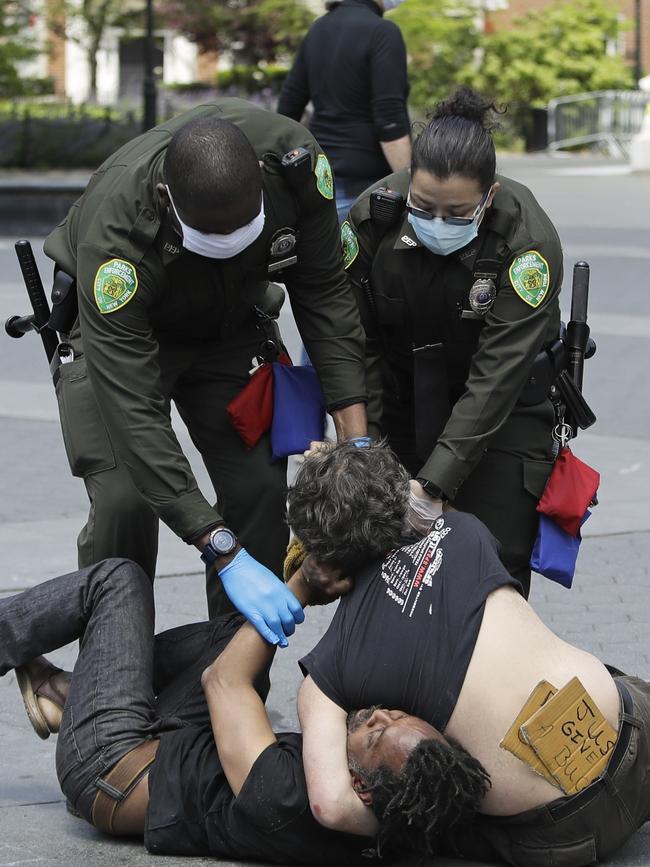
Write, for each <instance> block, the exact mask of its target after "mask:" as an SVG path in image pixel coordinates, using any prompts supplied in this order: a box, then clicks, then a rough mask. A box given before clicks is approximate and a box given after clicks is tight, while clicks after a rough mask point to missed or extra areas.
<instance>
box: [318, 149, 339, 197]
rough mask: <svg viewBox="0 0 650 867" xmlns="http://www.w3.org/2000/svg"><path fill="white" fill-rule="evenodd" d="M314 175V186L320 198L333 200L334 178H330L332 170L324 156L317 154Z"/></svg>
mask: <svg viewBox="0 0 650 867" xmlns="http://www.w3.org/2000/svg"><path fill="white" fill-rule="evenodd" d="M314 174H315V175H316V186H317V187H318V192H319V193H320V194H321V196H323V198H325V199H333V198H334V178H333V177H332V169H331V168H330V164H329V161H328V159H327V157H326V156H325V154H318V159H317V160H316V168H315V169H314Z"/></svg>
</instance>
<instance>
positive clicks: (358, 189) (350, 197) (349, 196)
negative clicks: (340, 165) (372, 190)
mask: <svg viewBox="0 0 650 867" xmlns="http://www.w3.org/2000/svg"><path fill="white" fill-rule="evenodd" d="M373 183H374V179H373V178H370V179H361V180H360V179H358V178H335V190H336V212H337V214H338V215H339V223H342V222H343V220H345V218H346V217H347V215H348V211H349V210H350V208H351V207H352V205H353V204H354V203H355V202H356V200H357V199H358V198H359V196H360V195H361V193H362V192H363V191H364V190H365V189H367V188H368V187H369V186H370V185H371V184H373Z"/></svg>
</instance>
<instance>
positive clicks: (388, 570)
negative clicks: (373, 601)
mask: <svg viewBox="0 0 650 867" xmlns="http://www.w3.org/2000/svg"><path fill="white" fill-rule="evenodd" d="M450 532H451V527H445V519H444V518H438V520H437V521H436V523H435V525H434V528H433V529H432V530H431V532H430V533H429V535H428V536H425V537H424V539H421V540H420V541H419V542H416V543H415V544H414V545H407V546H405V547H404V548H399V550H397V551H394V552H393V553H392V554H391V555H390V556H389V557H387V558H386V560H385V561H384V564H383V566H382V569H381V577H382V580H383V581H384V583H385V584H386V595H387V596H388V598H389V599H392V600H393V602H395V604H396V605H399V607H400V608H401V609H402V614H406V616H407V617H413V615H414V614H415V611H416V609H417V607H418V604H420V602H421V600H422V594H423V592H424V589H425V587H431V586H432V585H433V578H434V576H435V575H436V573H437V572H438V570H439V569H440V567H441V566H442V561H443V557H444V551H443V548H442V547H441V546H440V543H441V542H442V540H443V539H444V538H445V536H446V535H447V534H448V533H450ZM424 604H426V600H425V602H424ZM428 614H429V615H431V614H432V611H431V603H430V602H429V607H428Z"/></svg>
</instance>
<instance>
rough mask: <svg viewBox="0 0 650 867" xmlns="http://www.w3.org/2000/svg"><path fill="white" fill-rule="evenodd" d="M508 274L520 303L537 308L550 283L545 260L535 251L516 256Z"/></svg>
mask: <svg viewBox="0 0 650 867" xmlns="http://www.w3.org/2000/svg"><path fill="white" fill-rule="evenodd" d="M508 273H509V275H510V282H511V283H512V288H513V289H514V290H515V292H516V293H517V295H519V297H520V298H521V299H522V301H525V302H526V304H530V306H531V307H539V305H540V304H541V303H542V301H543V300H544V298H546V293H547V292H548V286H549V283H550V275H549V268H548V262H547V261H546V259H545V258H544V257H543V256H542V255H541V254H540V253H538V252H537V250H528V252H526V253H522V254H521V255H520V256H517V258H516V259H515V261H514V262H513V263H512V265H511V266H510V270H509V271H508Z"/></svg>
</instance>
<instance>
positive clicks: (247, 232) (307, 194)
mask: <svg viewBox="0 0 650 867" xmlns="http://www.w3.org/2000/svg"><path fill="white" fill-rule="evenodd" d="M300 149H304V150H300ZM283 157H284V160H283ZM337 226H338V224H337V217H336V207H335V204H334V190H333V183H332V176H331V172H330V168H329V165H328V162H327V159H326V157H325V156H324V155H323V154H322V153H321V152H320V149H319V147H318V145H317V143H316V141H315V140H314V138H313V137H312V136H311V135H310V134H309V133H308V132H307V131H306V130H305V129H304V128H303V127H302V126H300V125H299V124H298V123H295V122H294V121H292V120H289V119H287V118H284V117H279V116H277V115H275V114H272V113H270V112H266V111H263V110H260V109H257V108H254V107H253V106H251V105H249V104H248V103H246V102H245V101H243V100H239V99H223V100H220V101H218V102H216V103H212V104H209V105H203V106H199V107H197V108H195V109H193V110H192V111H190V112H188V113H186V114H183V115H181V116H179V117H176V118H174V119H173V120H171V121H169V122H168V123H165V124H163V125H161V126H159V127H156V128H155V129H152V130H150V131H149V132H147V133H145V134H144V135H142V136H140V137H138V138H136V139H135V140H134V141H132V142H129V143H128V144H126V145H125V146H124V147H122V148H121V149H120V150H119V151H117V153H116V154H114V155H113V156H112V157H110V158H109V159H108V160H107V161H106V162H105V163H104V164H103V165H102V166H100V168H99V169H98V170H97V172H95V174H94V175H93V177H92V178H91V181H90V183H89V185H88V187H87V189H86V191H85V193H84V194H83V195H82V197H81V198H80V199H79V200H78V201H77V202H76V203H75V205H73V207H72V208H71V210H70V212H69V214H68V216H67V218H66V219H65V220H64V221H63V223H62V224H61V225H60V226H58V227H57V228H56V229H55V230H54V231H53V232H52V233H51V234H50V235H49V237H48V238H47V239H46V241H45V252H46V253H47V255H48V256H50V257H51V258H52V259H54V261H55V262H56V264H57V266H58V267H59V268H60V269H62V270H63V271H66V272H68V273H69V274H71V275H73V276H74V277H75V278H76V283H77V290H76V291H77V295H78V303H79V314H78V319H77V321H76V323H75V325H74V327H73V331H72V335H71V342H72V344H73V347H74V353H75V355H74V361H72V362H71V363H68V364H64V365H62V366H61V367H60V378H59V381H58V383H57V394H58V397H59V404H60V411H61V422H62V427H63V434H64V439H65V443H66V450H67V453H68V458H69V461H70V465H71V469H72V472H73V474H74V475H77V476H81V477H83V479H84V482H85V484H86V489H87V492H88V496H89V499H90V504H91V506H90V515H89V519H88V523H87V524H86V526H85V527H84V529H83V530H82V532H81V534H80V536H79V541H78V547H79V563H80V565H81V566H85V565H90V564H92V563H94V562H96V561H98V560H101V559H102V558H105V557H112V556H120V557H129V558H131V559H133V560H135V561H136V562H137V563H139V564H140V565H141V566H142V567H143V568H144V570H145V572H146V573H147V574H148V575H149V576H150V577H152V578H153V575H154V569H155V561H156V553H157V522H158V518H160V519H162V520H163V521H164V522H165V523H166V524H167V525H168V526H169V527H170V528H171V529H172V530H173V531H174V532H175V533H176V534H177V535H178V536H180V537H181V538H182V539H183V540H184V541H185V542H187V543H189V544H194V545H195V546H196V547H197V548H198V549H199V550H200V551H202V557H203V559H204V560H205V562H206V563H208V564H209V565H212V564H214V565H215V566H216V568H217V571H218V572H219V574H220V577H221V579H222V583H223V586H224V589H225V590H226V592H227V593H228V595H229V596H230V598H231V601H232V602H233V603H234V604H236V605H237V607H239V608H240V610H242V612H243V613H245V614H246V615H247V616H248V617H249V618H250V619H252V620H253V622H255V623H256V625H258V628H260V631H262V634H265V636H266V637H267V638H268V639H269V640H273V639H274V638H275V640H278V639H279V640H280V641H281V642H282V643H284V641H285V635H284V633H287V634H288V633H290V632H293V627H294V617H301V611H300V607H299V606H298V605H297V603H296V600H295V598H294V597H293V596H292V595H291V594H290V593H288V591H286V589H285V588H284V586H283V585H282V584H281V582H280V581H279V580H278V579H276V578H275V576H274V575H272V574H271V572H270V571H269V568H270V569H271V570H273V572H275V573H276V574H281V563H282V558H283V554H284V550H285V548H286V527H285V525H284V520H283V519H284V494H285V483H286V464H285V461H282V460H280V461H277V462H275V463H273V462H272V461H271V454H270V447H269V442H268V437H264V438H263V439H262V440H261V441H260V442H259V443H258V445H257V446H256V447H255V448H253V449H252V450H250V451H247V450H246V449H245V448H244V445H243V444H242V442H241V441H240V440H239V438H238V436H237V434H236V433H235V431H234V430H233V429H232V427H231V426H230V424H229V422H228V418H227V414H226V406H227V404H228V403H229V401H230V400H231V399H232V398H233V396H234V395H235V394H236V393H237V392H238V391H239V390H240V389H241V388H242V387H243V386H244V385H245V384H246V382H247V381H248V378H249V370H250V368H251V359H252V358H253V357H254V356H256V355H258V354H259V351H260V345H261V344H262V343H263V339H264V337H263V334H262V333H261V332H260V330H259V329H258V327H257V321H258V320H257V318H256V313H255V311H254V308H255V307H257V306H258V305H263V304H264V296H265V293H266V292H267V289H268V281H269V274H271V275H273V276H274V275H276V274H280V275H281V279H282V280H283V281H284V282H285V283H286V285H287V287H288V289H289V292H290V296H291V300H292V305H293V310H294V313H295V315H296V319H297V322H298V325H299V328H300V332H301V336H302V338H303V341H304V343H305V345H306V347H307V350H308V352H309V356H310V358H311V359H312V361H313V363H314V365H315V367H316V369H317V371H318V375H319V377H320V380H321V383H322V386H323V390H324V392H325V396H326V399H327V404H328V408H329V410H330V411H331V412H332V415H333V417H334V422H335V425H336V429H337V434H338V437H339V439H348V438H351V437H354V436H360V435H361V436H362V435H364V434H365V433H366V418H365V405H364V401H365V385H364V372H363V351H364V350H363V336H362V331H361V327H360V324H359V320H358V314H357V312H356V307H355V303H354V299H353V298H352V296H351V294H350V293H349V290H348V287H347V282H346V278H345V275H344V272H343V268H342V264H341V260H340V248H339V245H338V230H337ZM171 399H173V400H174V402H175V404H176V406H177V407H178V409H179V412H180V414H181V416H182V418H183V420H184V421H185V423H186V424H187V426H188V429H189V431H190V434H191V436H192V439H193V441H194V443H195V444H196V446H197V448H198V449H199V451H200V452H201V455H202V457H203V460H204V462H205V465H206V467H207V469H208V472H209V474H210V477H211V479H212V482H213V484H214V487H215V489H216V491H217V493H218V498H219V511H216V509H215V508H213V507H212V506H211V505H210V504H209V503H208V502H207V500H206V499H205V498H204V496H203V495H202V494H201V492H200V491H199V489H198V486H197V483H196V480H195V478H194V476H193V474H192V472H191V469H190V466H189V464H188V461H187V459H186V458H185V456H184V454H183V452H182V450H181V448H180V446H179V443H178V441H177V439H176V437H175V435H174V432H173V430H172V427H171V424H170V418H169V406H170V400H171ZM240 541H241V544H242V545H245V546H246V548H248V549H249V550H250V552H251V554H250V555H249V554H248V553H247V552H246V550H245V549H244V548H241V546H240ZM251 555H252V556H251ZM254 558H255V559H254ZM258 561H261V562H258ZM262 563H264V564H265V565H264V566H263V565H262ZM267 567H269V568H267ZM217 589H218V588H217V587H216V586H215V582H214V581H212V582H210V584H209V586H208V607H209V609H210V612H211V614H213V613H215V611H216V600H217V596H216V592H217ZM260 617H261V621H264V622H265V623H266V624H267V627H268V628H270V633H269V631H268V628H267V629H266V632H265V626H264V623H263V622H261V621H260V619H259V618H260ZM271 633H273V635H271Z"/></svg>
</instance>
